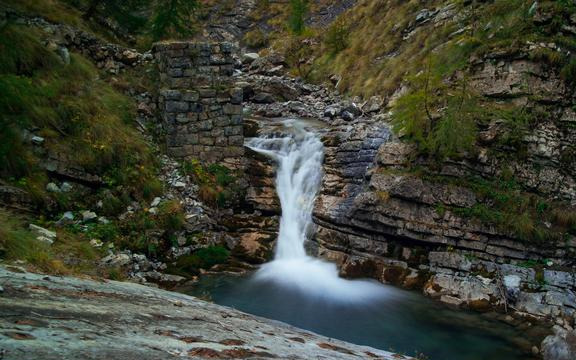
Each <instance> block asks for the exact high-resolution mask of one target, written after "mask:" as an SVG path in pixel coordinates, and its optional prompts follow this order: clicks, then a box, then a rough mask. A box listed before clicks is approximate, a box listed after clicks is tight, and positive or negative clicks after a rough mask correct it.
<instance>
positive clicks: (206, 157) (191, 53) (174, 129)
mask: <svg viewBox="0 0 576 360" xmlns="http://www.w3.org/2000/svg"><path fill="white" fill-rule="evenodd" d="M153 51H154V55H155V59H156V62H157V63H158V68H159V71H160V86H161V88H160V91H159V100H158V102H159V109H160V112H161V117H162V121H163V123H164V128H165V129H166V132H167V134H166V139H167V147H168V152H169V153H170V154H171V155H172V156H175V157H179V158H196V159H199V160H202V161H205V162H209V163H214V162H221V163H223V164H226V165H230V166H238V165H239V164H240V163H241V159H242V156H243V154H244V147H243V144H244V136H243V126H242V125H243V118H242V89H239V88H235V87H234V82H233V81H232V73H233V71H234V60H233V57H232V46H231V44H229V43H217V44H215V43H193V42H166V43H158V44H156V45H154V49H153Z"/></svg>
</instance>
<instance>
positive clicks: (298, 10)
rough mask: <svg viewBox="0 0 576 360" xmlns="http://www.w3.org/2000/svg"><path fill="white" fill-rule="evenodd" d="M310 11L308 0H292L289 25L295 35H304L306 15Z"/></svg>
mask: <svg viewBox="0 0 576 360" xmlns="http://www.w3.org/2000/svg"><path fill="white" fill-rule="evenodd" d="M307 12H308V1H307V0H290V18H289V20H288V26H289V28H290V31H291V32H292V33H293V34H295V35H302V33H303V32H304V29H305V28H306V26H305V24H304V17H305V16H306V13H307Z"/></svg>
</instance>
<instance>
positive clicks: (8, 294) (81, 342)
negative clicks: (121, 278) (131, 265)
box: [0, 267, 409, 360]
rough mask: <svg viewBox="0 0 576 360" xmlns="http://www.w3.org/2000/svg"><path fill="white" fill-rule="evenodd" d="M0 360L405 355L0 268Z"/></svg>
mask: <svg viewBox="0 0 576 360" xmlns="http://www.w3.org/2000/svg"><path fill="white" fill-rule="evenodd" d="M0 284H1V285H0V328H1V330H0V358H2V359H4V360H16V359H18V360H28V359H30V360H32V359H44V360H50V359H59V360H61V359H124V360H132V359H138V360H146V359H154V360H156V359H177V358H178V359H182V358H191V359H205V358H210V359H245V358H251V359H269V358H277V359H359V358H364V359H367V358H374V359H384V360H386V359H390V360H391V359H409V358H408V357H404V356H402V355H397V354H391V353H389V352H385V351H381V350H376V349H373V348H369V347H364V346H357V345H353V344H349V343H346V342H343V341H338V340H333V339H328V338H326V337H323V336H319V335H316V334H313V333H310V332H308V331H304V330H301V329H297V328H294V327H291V326H288V325H285V324H282V323H279V322H274V321H272V320H267V319H263V318H259V317H256V316H252V315H248V314H244V313H242V312H239V311H236V310H233V309H231V308H226V307H223V306H218V305H214V304H211V303H207V302H204V301H201V300H198V299H196V298H194V297H191V296H187V295H183V294H179V293H174V292H169V291H164V290H159V289H156V288H151V287H146V286H142V285H138V284H133V283H122V282H116V281H107V282H97V281H92V280H83V279H77V278H71V277H54V276H45V275H39V274H32V273H28V272H25V271H24V270H22V269H20V268H15V267H0Z"/></svg>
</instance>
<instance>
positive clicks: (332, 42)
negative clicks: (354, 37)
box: [324, 17, 350, 56]
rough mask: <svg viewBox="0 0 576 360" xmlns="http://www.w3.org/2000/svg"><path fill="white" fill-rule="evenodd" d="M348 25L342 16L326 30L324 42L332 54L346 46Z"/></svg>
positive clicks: (348, 32) (348, 33)
mask: <svg viewBox="0 0 576 360" xmlns="http://www.w3.org/2000/svg"><path fill="white" fill-rule="evenodd" d="M349 36H350V30H349V25H348V24H347V23H346V20H345V19H344V18H343V17H339V18H338V19H336V20H335V21H334V22H333V23H332V24H330V27H329V28H328V31H327V32H326V35H325V37H324V43H325V44H326V48H327V50H328V52H329V53H330V54H331V55H332V56H334V55H336V54H338V53H339V52H341V51H343V50H344V49H346V48H347V47H348V37H349Z"/></svg>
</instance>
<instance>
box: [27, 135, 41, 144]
mask: <svg viewBox="0 0 576 360" xmlns="http://www.w3.org/2000/svg"><path fill="white" fill-rule="evenodd" d="M30 140H31V141H32V143H33V144H34V145H42V144H44V141H45V140H44V138H43V137H41V136H32V139H30Z"/></svg>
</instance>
